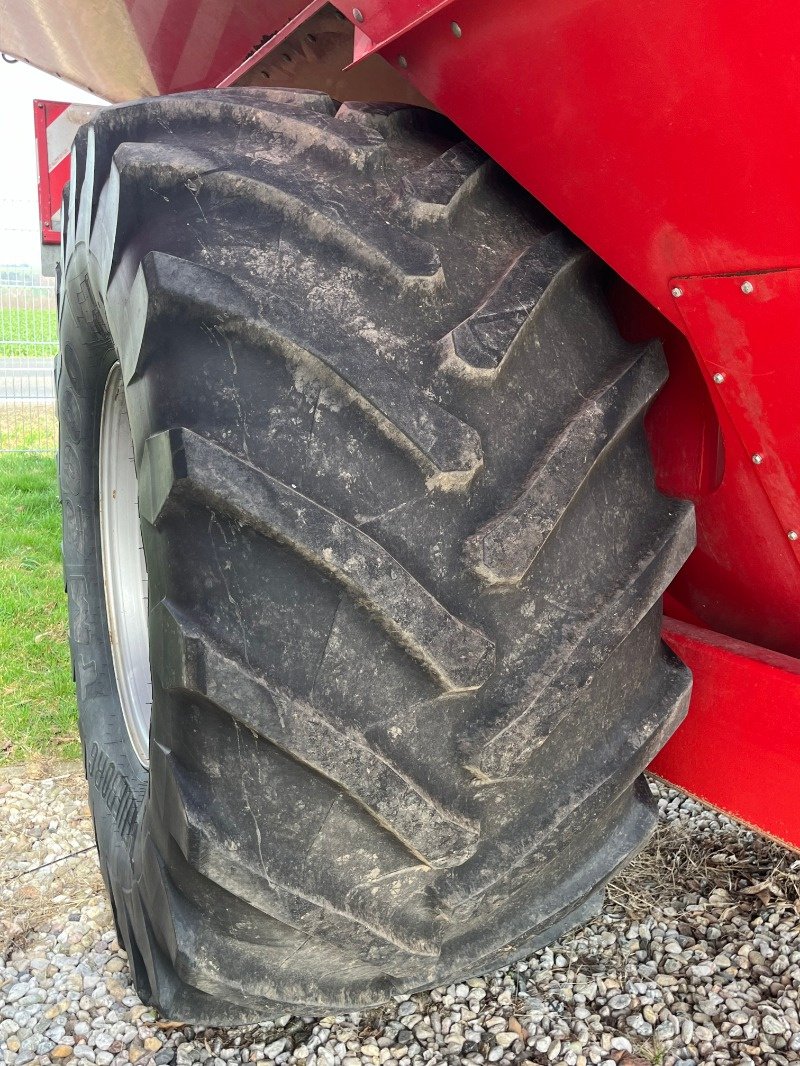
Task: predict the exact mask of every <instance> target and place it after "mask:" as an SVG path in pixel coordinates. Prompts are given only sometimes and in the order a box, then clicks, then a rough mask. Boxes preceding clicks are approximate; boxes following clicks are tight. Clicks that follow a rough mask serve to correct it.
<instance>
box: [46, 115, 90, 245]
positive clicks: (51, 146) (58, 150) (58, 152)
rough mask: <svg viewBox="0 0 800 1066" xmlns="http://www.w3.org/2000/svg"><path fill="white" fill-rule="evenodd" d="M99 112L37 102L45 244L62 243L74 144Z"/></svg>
mask: <svg viewBox="0 0 800 1066" xmlns="http://www.w3.org/2000/svg"><path fill="white" fill-rule="evenodd" d="M96 110H97V108H96V107H94V106H92V105H87V104H65V103H63V102H61V101H55V100H34V101H33V129H34V135H35V138H36V167H37V172H38V186H39V221H40V224H41V232H42V244H58V243H59V241H60V240H61V195H62V193H63V191H64V186H65V185H66V183H67V182H68V181H69V163H70V152H71V149H72V142H73V140H74V138H75V134H76V133H77V131H78V128H79V127H80V125H81V124H82V123H83V122H86V121H87V119H88V118H89V116H90V115H91V114H92V113H93V112H95V111H96Z"/></svg>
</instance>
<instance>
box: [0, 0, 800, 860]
mask: <svg viewBox="0 0 800 1066" xmlns="http://www.w3.org/2000/svg"><path fill="white" fill-rule="evenodd" d="M19 2H20V3H22V0H19ZM69 2H72V0H65V3H69ZM356 4H357V6H358V8H360V10H361V13H362V14H363V16H364V17H363V20H362V21H358V20H357V19H356V16H355V13H354V7H355V5H356ZM337 6H338V7H339V8H340V10H341V11H342V12H343V13H344V14H345V15H346V17H348V18H349V19H350V20H351V21H354V23H355V27H356V28H355V34H354V52H355V55H354V58H355V60H356V61H360V60H361V59H362V58H364V57H368V56H370V57H372V56H374V54H375V53H377V54H379V55H382V56H383V57H384V58H385V59H386V60H387V61H388V62H389V63H390V64H392V65H393V66H394V68H395V70H397V71H399V72H400V73H401V74H402V75H403V76H404V77H407V78H408V79H409V80H410V81H411V82H412V83H413V85H414V86H415V87H416V88H417V89H418V90H419V91H420V92H421V93H422V94H423V95H424V96H425V97H427V98H428V99H429V100H431V101H432V102H433V103H434V104H435V106H436V107H438V108H439V109H440V110H441V111H443V112H444V113H445V114H446V115H448V116H449V117H450V118H452V119H453V120H454V121H455V122H456V123H457V124H458V125H459V126H460V127H461V128H462V129H464V130H465V132H466V133H467V134H468V135H469V136H471V137H472V138H473V139H474V140H476V141H477V142H478V143H479V144H481V145H482V146H483V147H484V149H485V150H486V151H487V152H488V153H489V155H491V156H492V157H493V158H495V159H496V160H497V161H498V162H499V163H500V164H502V165H503V166H504V167H505V168H506V169H507V170H508V171H510V173H511V174H512V175H513V176H515V177H516V178H517V180H519V181H520V182H521V184H522V185H524V186H525V187H526V188H527V189H528V190H529V191H530V192H531V193H532V194H533V195H534V196H535V197H537V198H538V199H539V200H541V201H542V202H543V203H544V204H545V205H546V206H547V207H548V208H549V209H550V210H551V211H552V212H553V213H554V214H555V215H556V216H557V217H558V218H559V219H561V221H562V222H564V223H565V225H567V226H568V227H569V228H570V229H571V230H573V231H574V232H575V233H577V234H578V235H579V236H580V237H581V238H582V239H583V240H584V241H585V242H586V243H587V244H588V245H589V246H590V247H592V248H593V249H594V250H595V251H596V252H597V253H598V254H599V255H600V256H601V258H603V259H604V260H605V261H606V262H608V263H609V264H610V265H611V266H612V267H613V268H614V270H615V271H616V272H617V273H618V274H619V275H620V276H621V277H622V278H623V279H624V280H625V282H626V283H627V285H629V286H630V287H631V288H630V290H627V295H622V296H621V297H620V303H619V304H618V305H617V306H618V313H619V317H620V320H621V321H622V322H623V324H624V325H625V328H626V331H627V332H628V333H629V334H634V333H636V332H637V331H638V332H639V334H640V335H641V336H648V335H652V334H653V333H656V334H658V335H660V336H661V337H662V338H663V339H664V343H665V348H666V352H667V357H668V360H669V363H670V369H671V380H670V383H669V384H668V386H667V388H666V389H665V390H664V392H663V394H662V395H661V396H660V397H659V399H658V400H657V401H656V403H655V405H654V407H653V410H652V411H651V413H650V415H649V416H648V431H649V434H650V439H651V442H652V446H653V452H654V457H655V461H656V467H657V473H658V478H659V484H660V485H661V487H662V488H663V489H664V490H665V491H669V492H674V493H675V494H678V495H683V496H688V497H690V498H692V499H693V500H694V501H695V504H696V508H697V516H698V530H699V538H698V548H697V550H696V551H695V552H694V554H693V555H692V557H691V558H690V560H689V562H688V563H687V565H686V566H685V567H684V569H683V570H682V572H681V574H680V575H679V577H678V579H677V580H676V582H675V583H674V585H673V587H672V589H671V590H670V593H669V595H668V598H667V606H668V609H669V610H670V612H672V613H673V614H674V615H676V616H678V617H680V618H681V619H682V621H681V622H675V621H671V622H668V623H667V635H668V639H669V640H670V642H671V643H672V644H673V646H674V647H675V648H676V650H678V651H679V653H680V654H681V655H682V656H683V657H684V658H685V659H686V660H687V661H688V662H689V664H690V665H691V666H692V667H693V669H694V672H695V686H696V689H695V697H694V699H693V703H692V708H691V710H690V714H689V717H688V719H687V723H686V724H685V725H684V726H683V727H682V728H681V729H680V730H679V732H678V734H677V735H676V738H675V739H674V740H673V741H672V742H671V743H670V745H669V746H668V748H667V750H666V751H665V753H664V754H663V755H662V756H661V757H660V758H659V760H657V762H656V764H655V765H656V769H657V770H658V772H661V773H663V774H664V775H665V776H667V777H668V778H669V779H670V780H673V781H675V782H676V783H677V784H679V785H681V786H682V787H685V788H687V789H688V790H690V791H692V792H694V793H695V794H698V795H700V796H702V797H703V798H705V799H708V800H709V801H710V802H712V803H715V804H716V805H718V806H720V807H722V808H724V809H726V810H729V811H731V812H732V813H734V814H736V815H737V816H738V817H741V818H744V819H745V820H746V821H750V822H752V823H754V824H757V825H760V826H761V827H762V828H764V829H766V830H767V831H768V832H771V833H773V834H774V835H776V836H778V837H780V838H781V839H785V840H788V841H790V842H793V843H795V844H797V843H799V842H800V825H799V824H798V822H799V820H800V804H798V798H800V797H798V786H797V784H796V783H794V781H795V779H796V780H800V775H798V774H797V772H796V769H795V773H794V775H793V774H792V767H795V768H796V767H797V764H798V759H799V758H800V755H799V754H798V753H800V745H798V739H800V737H798V730H799V729H800V724H799V723H800V663H799V662H798V661H796V660H795V659H792V658H788V657H787V655H778V654H776V651H779V652H784V653H787V654H788V655H795V656H798V659H800V627H799V626H798V625H797V619H798V616H799V615H800V566H798V556H797V551H798V544H800V542H793V541H790V540H789V538H788V535H787V534H788V532H789V530H791V529H793V528H795V527H796V526H797V525H798V524H800V500H798V485H800V443H798V442H797V441H796V440H795V439H794V438H795V431H794V415H793V410H794V405H795V404H796V396H797V394H798V385H800V380H798V376H800V370H798V369H797V368H796V366H795V364H796V362H797V359H796V355H795V353H797V352H798V350H799V349H800V325H798V319H800V316H799V315H798V302H799V301H800V198H798V196H797V186H798V178H799V176H800V139H798V137H797V130H798V129H799V128H800V20H798V19H797V17H796V12H795V8H794V5H793V4H791V3H790V2H789V0H773V3H772V4H770V5H763V6H762V7H761V8H759V11H758V13H757V17H755V18H754V17H753V12H752V10H751V9H749V8H745V7H743V6H741V5H738V6H737V5H731V4H730V3H726V2H723V0H673V2H672V3H671V4H670V7H669V10H668V12H667V11H666V10H665V8H664V5H663V3H662V2H661V0H637V3H636V4H633V3H631V2H628V3H623V2H621V0H571V2H570V3H569V4H565V3H564V2H563V0H537V2H536V3H535V4H534V3H531V0H504V3H503V4H502V5H498V4H497V3H491V2H490V0H444V2H443V0H360V2H359V0H355V4H354V5H352V6H351V3H350V0H348V2H347V3H345V2H344V0H337ZM302 8H303V0H267V2H266V3H264V2H260V0H259V2H257V0H190V2H189V3H188V5H187V4H186V3H184V2H183V0H180V2H179V0H125V10H126V11H127V13H128V16H129V20H130V25H131V26H132V28H133V30H134V39H135V40H136V41H137V42H138V43H139V44H140V46H141V52H142V55H143V56H144V57H145V59H146V64H145V66H146V69H147V70H148V71H151V72H152V77H153V84H154V85H155V87H156V89H158V90H160V91H175V90H178V89H183V88H192V87H199V86H203V85H210V84H216V83H220V82H221V83H223V84H229V83H231V82H232V81H234V80H236V78H237V77H239V76H241V72H242V71H243V70H244V69H245V67H248V68H249V65H250V64H248V62H247V61H246V59H245V57H246V56H248V55H250V56H251V58H252V59H253V62H257V61H258V59H257V58H256V57H259V58H263V56H265V55H266V54H267V53H269V52H270V51H272V50H274V48H275V47H276V42H279V41H280V40H281V39H283V38H282V37H281V33H282V28H284V27H286V26H287V23H291V25H293V26H294V25H297V24H299V22H300V21H302V16H304V15H305V13H304V12H302ZM22 10H23V15H22V17H23V18H24V17H26V16H25V14H24V12H25V11H27V10H28V8H27V7H25V6H24V5H23V8H22ZM76 10H80V7H78V8H76ZM301 12H302V15H301ZM28 17H33V16H28ZM453 23H455V24H456V29H455V30H454V27H453ZM286 32H290V31H286ZM265 37H270V40H268V41H264V38H265ZM84 43H85V42H84V41H81V47H83V46H84ZM11 50H12V51H14V49H11ZM17 54H19V53H17ZM82 54H83V53H81V52H80V51H78V52H76V55H77V57H78V59H80V56H81V55H82ZM401 57H402V63H401V62H400V59H401ZM368 62H374V59H369V60H368ZM43 65H46V64H43ZM51 69H52V67H51ZM97 69H103V70H106V69H108V65H107V64H106V67H102V66H98V68H97ZM137 71H138V67H135V66H132V67H131V68H130V72H127V71H123V72H122V74H121V75H120V79H119V82H118V83H117V89H116V90H115V91H117V93H118V94H119V85H124V84H127V82H126V79H127V80H128V81H129V82H130V84H134V81H135V78H136V77H139V78H141V71H139V72H138V73H137ZM140 83H141V82H140V81H136V84H137V85H139V84H140ZM95 87H96V88H100V89H102V86H101V85H100V86H95ZM148 91H149V90H148ZM743 281H750V282H751V283H752V284H753V286H754V288H753V292H752V293H744V292H742V289H741V285H742V282H743ZM674 288H680V289H681V290H682V294H681V296H680V297H677V298H676V297H674V296H673V295H672V294H671V291H672V289H674ZM637 301H638V310H637V309H636V308H635V307H634V305H636V304H637ZM718 372H719V373H724V374H725V375H726V377H725V380H724V382H722V383H717V382H714V379H713V375H714V374H715V373H718ZM756 453H758V454H761V455H763V456H764V461H763V462H762V463H761V464H755V463H754V462H753V460H752V456H753V454H756ZM798 532H800V530H798ZM715 631H716V632H715ZM720 633H726V634H728V635H727V636H721V635H720ZM731 638H737V639H731ZM744 641H749V642H750V643H749V644H746V643H743V642H744ZM752 645H763V646H768V647H770V648H771V649H773V651H771V652H767V651H765V650H764V649H763V647H762V648H757V647H753V646H752ZM745 694H746V698H744V695H745ZM758 767H763V769H759V768H758Z"/></svg>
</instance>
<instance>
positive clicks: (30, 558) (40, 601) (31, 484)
mask: <svg viewBox="0 0 800 1066" xmlns="http://www.w3.org/2000/svg"><path fill="white" fill-rule="evenodd" d="M60 541H61V512H60V508H59V505H58V496H57V490H56V464H55V460H54V459H51V458H49V457H44V456H37V455H0V763H4V762H5V763H13V762H20V761H22V760H24V759H28V758H31V757H34V756H40V755H58V756H62V757H64V758H73V757H76V756H77V755H78V754H79V752H80V747H79V744H78V732H77V712H76V706H75V689H74V686H73V684H72V671H71V668H70V662H69V648H68V644H67V607H66V598H65V596H64V586H63V580H62V576H61V558H60V548H59V545H60Z"/></svg>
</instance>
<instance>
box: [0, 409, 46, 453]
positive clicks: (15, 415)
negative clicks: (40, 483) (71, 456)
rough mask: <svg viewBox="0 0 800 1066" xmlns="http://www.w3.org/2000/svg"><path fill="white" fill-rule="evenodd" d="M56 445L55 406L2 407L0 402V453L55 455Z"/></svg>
mask: <svg viewBox="0 0 800 1066" xmlns="http://www.w3.org/2000/svg"><path fill="white" fill-rule="evenodd" d="M57 443H58V422H57V421H56V405H55V403H53V402H50V403H13V402H11V403H4V402H3V401H2V400H0V448H2V450H3V451H22V452H30V451H34V452H49V453H50V454H51V455H55V451H56V446H57Z"/></svg>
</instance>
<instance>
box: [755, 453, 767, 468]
mask: <svg viewBox="0 0 800 1066" xmlns="http://www.w3.org/2000/svg"><path fill="white" fill-rule="evenodd" d="M753 462H754V463H755V464H756V466H761V464H762V463H763V462H764V456H763V455H759V453H758V452H756V454H755V455H754V456H753Z"/></svg>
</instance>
